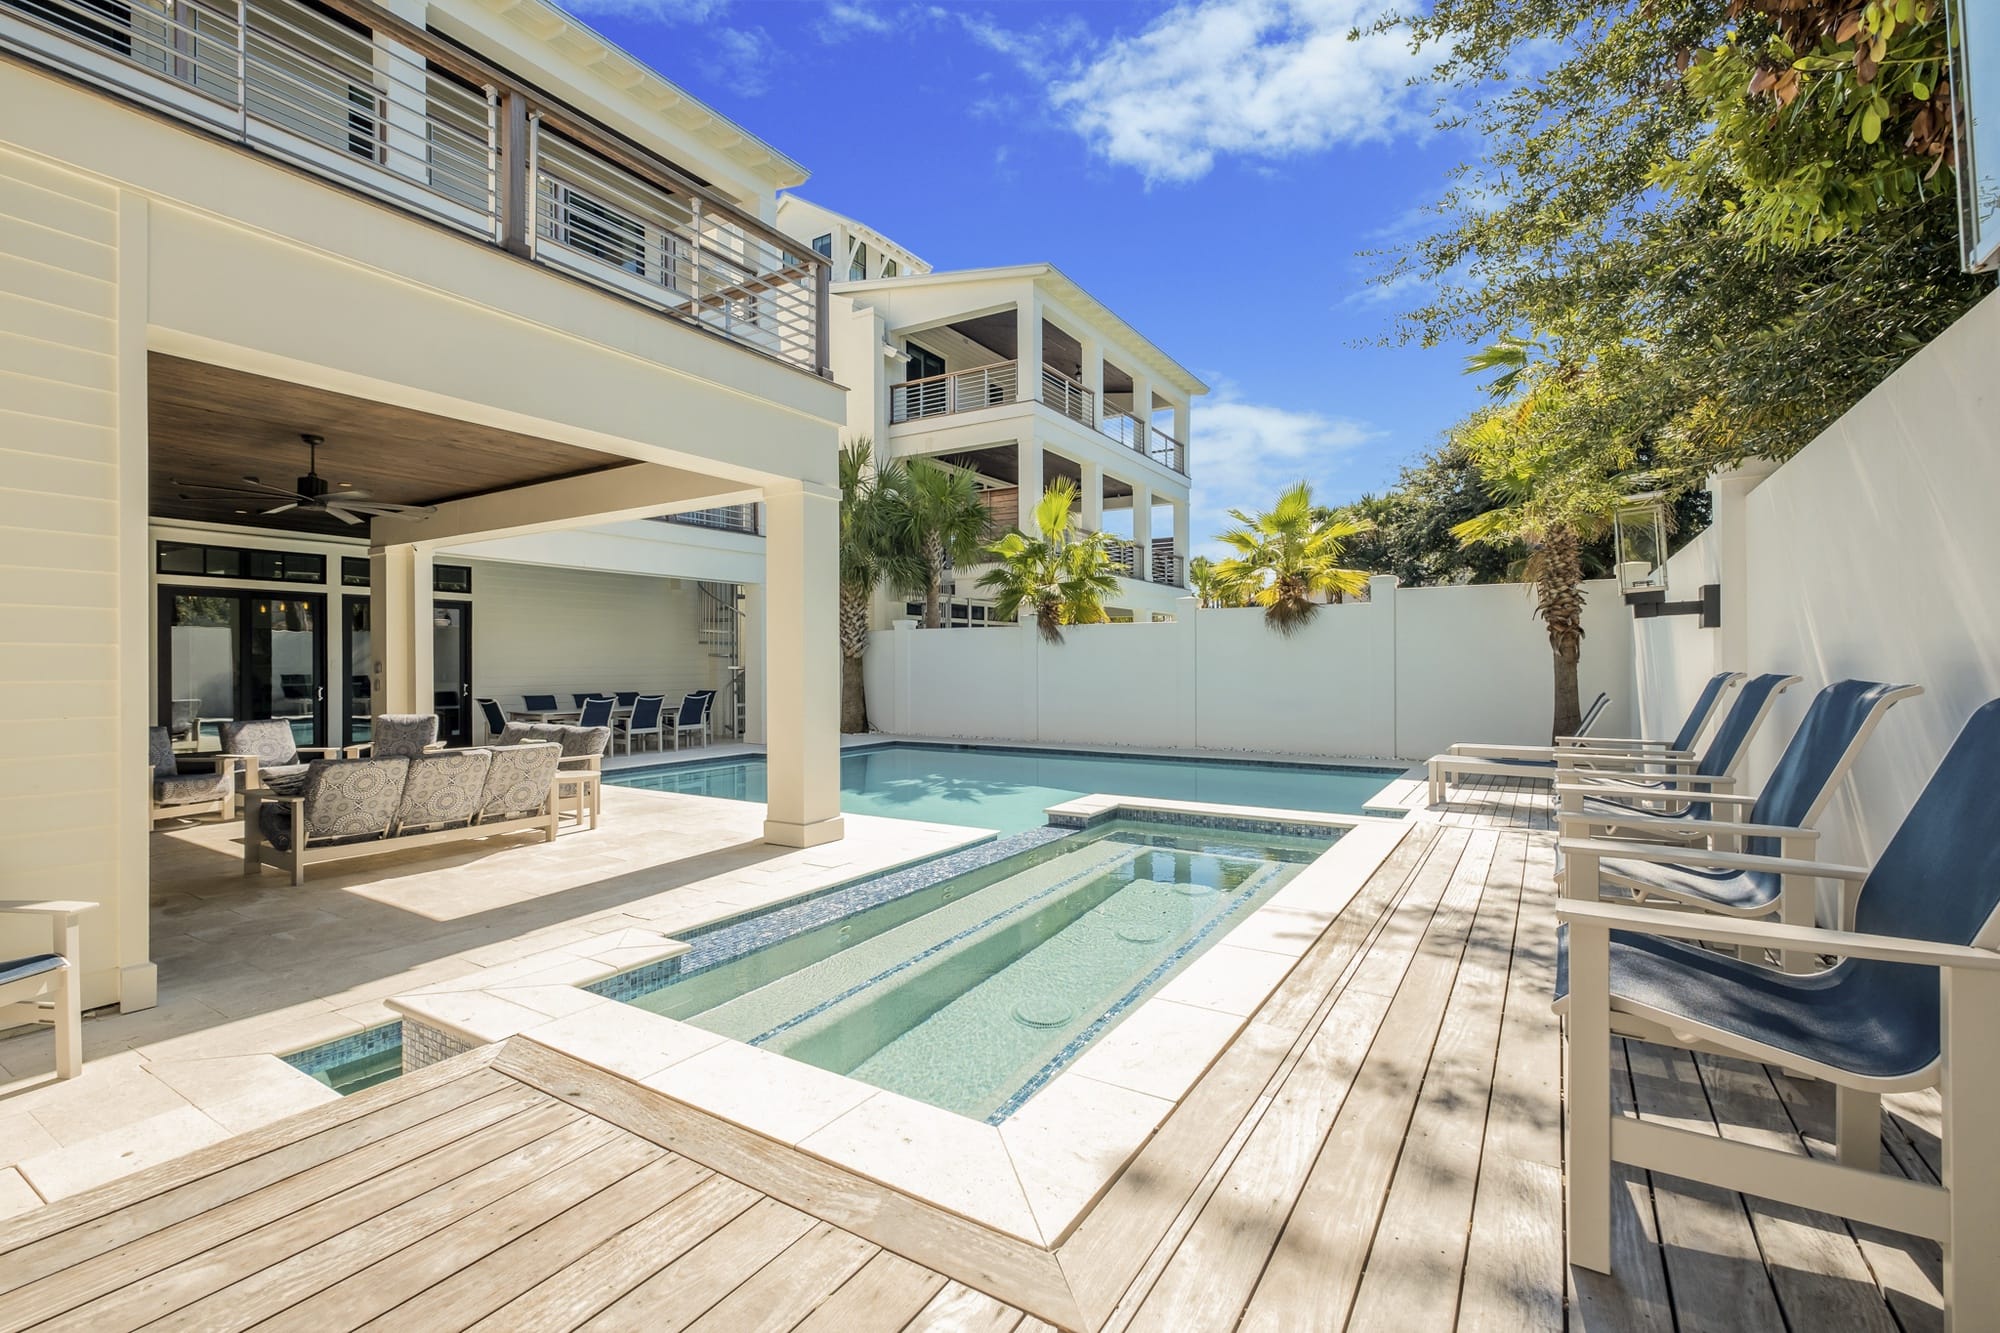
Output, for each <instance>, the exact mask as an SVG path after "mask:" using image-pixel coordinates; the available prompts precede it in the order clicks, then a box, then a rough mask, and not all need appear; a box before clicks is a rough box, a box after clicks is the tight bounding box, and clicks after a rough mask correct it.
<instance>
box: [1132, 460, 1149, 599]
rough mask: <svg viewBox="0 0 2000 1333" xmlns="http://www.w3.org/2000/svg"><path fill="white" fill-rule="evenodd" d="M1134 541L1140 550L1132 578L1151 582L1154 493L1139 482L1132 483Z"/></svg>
mask: <svg viewBox="0 0 2000 1333" xmlns="http://www.w3.org/2000/svg"><path fill="white" fill-rule="evenodd" d="M1132 541H1133V543H1134V544H1135V545H1137V546H1138V548H1139V553H1138V557H1137V559H1135V560H1134V561H1133V570H1132V577H1134V578H1136V579H1140V580H1142V581H1148V582H1149V581H1151V579H1152V577H1153V492H1152V491H1151V490H1149V489H1147V487H1146V485H1145V483H1144V482H1138V481H1135V482H1133V483H1132Z"/></svg>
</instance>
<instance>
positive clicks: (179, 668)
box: [160, 592, 243, 752]
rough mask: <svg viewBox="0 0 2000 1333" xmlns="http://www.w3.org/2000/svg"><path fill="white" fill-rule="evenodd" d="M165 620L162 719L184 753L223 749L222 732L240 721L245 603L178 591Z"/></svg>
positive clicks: (168, 597)
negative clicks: (238, 675)
mask: <svg viewBox="0 0 2000 1333" xmlns="http://www.w3.org/2000/svg"><path fill="white" fill-rule="evenodd" d="M164 600H165V602H166V606H165V607H163V608H162V610H163V611H164V612H165V614H163V615H162V616H161V617H160V621H161V624H162V625H163V626H164V628H165V631H166V637H167V642H166V651H165V652H164V653H162V654H161V656H162V657H163V658H164V659H165V660H164V661H163V662H162V664H161V667H162V671H161V674H162V675H163V676H165V678H166V679H165V680H164V681H163V682H162V684H163V686H164V688H163V689H162V691H161V693H162V694H163V695H164V696H165V699H164V701H163V702H164V703H165V709H164V711H165V713H166V716H165V717H164V718H163V719H162V721H164V722H165V723H166V724H167V728H168V730H169V732H170V733H171V734H172V736H173V742H174V748H175V749H176V750H180V751H183V752H190V751H195V750H209V751H214V750H219V749H221V748H222V741H221V738H220V734H219V732H220V728H221V725H222V724H223V723H224V722H228V721H230V720H231V719H233V718H234V717H236V715H237V714H236V665H237V663H238V662H239V661H241V660H242V655H243V599H242V598H240V597H236V596H227V595H225V596H215V595H210V594H205V593H181V592H173V593H169V594H167V595H166V597H165V598H164Z"/></svg>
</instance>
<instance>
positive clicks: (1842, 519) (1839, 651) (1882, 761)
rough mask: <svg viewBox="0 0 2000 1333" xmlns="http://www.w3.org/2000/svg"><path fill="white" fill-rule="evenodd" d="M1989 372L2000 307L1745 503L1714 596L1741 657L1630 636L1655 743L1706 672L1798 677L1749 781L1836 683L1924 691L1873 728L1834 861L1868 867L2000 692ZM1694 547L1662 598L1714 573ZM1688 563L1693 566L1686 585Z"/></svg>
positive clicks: (1912, 367) (1998, 424) (1993, 366)
mask: <svg viewBox="0 0 2000 1333" xmlns="http://www.w3.org/2000/svg"><path fill="white" fill-rule="evenodd" d="M1996 372H2000V297H1993V296H1989V297H1988V298H1987V299H1986V300H1985V301H1984V302H1982V303H1981V304H1980V305H1979V306H1977V307H1975V308H1974V309H1973V310H1972V311H1971V312H1970V313H1969V314H1967V315H1966V316H1965V317H1964V318H1963V319H1961V320H1960V321H1959V322H1958V323H1957V324H1955V325H1953V326H1952V328H1951V329H1949V330H1948V331H1946V332H1945V334H1944V335H1943V336H1942V337H1940V338H1938V339H1937V340H1936V341H1935V342H1933V343H1932V344H1931V345H1930V346H1929V347H1926V348H1925V349H1924V350H1923V351H1922V352H1920V353H1918V354H1917V355H1916V356H1914V357H1912V358H1911V359H1910V361H1909V362H1908V363H1907V364H1905V365H1904V366H1903V367H1902V368H1901V369H1900V370H1898V371H1897V372H1896V373H1895V374H1894V375H1892V376H1890V377H1889V379H1888V380H1886V381H1884V382H1883V383H1882V384H1881V385H1880V386H1879V387H1877V388H1876V390H1875V391H1874V392H1873V393H1871V394H1869V395H1868V396H1867V397H1866V398H1864V399H1863V400H1862V401H1861V402H1860V403H1858V404H1857V405H1856V406H1855V407H1854V408H1853V409H1852V410H1851V411H1849V412H1848V413H1847V414H1846V415H1845V416H1844V417H1842V418H1841V419H1840V420H1839V421H1838V422H1836V423H1835V424H1834V425H1833V426H1832V427H1831V428H1830V429H1828V430H1827V431H1826V433H1825V434H1823V435H1821V436H1820V437H1819V438H1818V439H1817V440H1815V441H1814V442H1813V443H1812V444H1811V445H1809V446H1807V448H1806V449H1805V450H1804V451H1803V452H1801V453H1800V454H1798V455H1797V456H1796V457H1794V458H1793V459H1791V460H1790V461H1789V462H1787V463H1786V464H1785V465H1784V466H1783V467H1781V468H1779V469H1778V470H1777V471H1776V472H1775V473H1773V474H1772V475H1771V476H1769V477H1767V478H1765V479H1764V480H1763V481H1762V482H1761V483H1759V484H1758V485H1757V486H1756V488H1755V489H1754V490H1752V491H1751V492H1750V493H1749V495H1748V498H1747V499H1746V500H1745V501H1744V513H1743V522H1744V529H1745V548H1746V549H1745V560H1744V567H1745V573H1744V576H1743V581H1744V586H1743V587H1742V588H1740V589H1739V588H1736V587H1732V586H1731V585H1730V584H1729V583H1728V582H1725V583H1724V587H1723V615H1724V618H1725V620H1726V621H1727V620H1730V619H1732V618H1735V625H1736V628H1737V630H1738V632H1740V634H1741V636H1742V642H1744V643H1745V644H1746V645H1747V649H1746V651H1745V653H1744V660H1742V661H1738V662H1729V663H1726V664H1714V659H1713V655H1714V654H1715V653H1716V652H1717V651H1718V650H1719V649H1718V648H1717V647H1716V646H1715V645H1716V644H1718V643H1719V641H1720V636H1716V635H1709V636H1707V637H1706V638H1704V636H1703V631H1700V630H1698V629H1695V628H1693V622H1692V621H1689V620H1677V621H1673V622H1670V623H1662V622H1658V621H1655V622H1652V624H1650V625H1648V624H1646V622H1639V625H1640V628H1639V630H1638V632H1637V634H1636V643H1637V662H1638V670H1639V674H1640V678H1641V679H1642V680H1645V681H1654V680H1657V681H1661V682H1669V681H1671V682H1674V683H1675V687H1676V688H1677V689H1679V690H1680V695H1679V697H1678V698H1677V699H1676V700H1674V701H1673V703H1672V705H1671V706H1665V705H1662V706H1661V707H1659V708H1657V709H1650V710H1649V714H1648V724H1649V725H1650V726H1653V727H1654V728H1655V729H1657V730H1664V728H1665V725H1666V723H1665V721H1664V719H1666V718H1669V717H1672V716H1674V713H1675V709H1676V708H1683V709H1684V708H1685V707H1686V698H1687V695H1686V690H1687V687H1688V682H1690V681H1693V680H1697V679H1698V678H1699V677H1700V676H1701V675H1702V674H1703V673H1705V672H1706V671H1708V670H1710V669H1711V666H1712V664H1713V665H1714V669H1720V665H1727V666H1730V667H1734V668H1736V669H1739V670H1748V671H1787V672H1795V673H1797V674H1799V675H1801V676H1803V677H1805V680H1804V682H1803V684H1801V685H1800V686H1798V687H1797V688H1795V689H1793V690H1792V691H1790V692H1789V693H1788V694H1787V695H1785V696H1783V697H1782V698H1781V699H1780V700H1779V702H1778V705H1777V707H1776V709H1774V711H1773V714H1772V718H1771V723H1770V725H1769V726H1767V727H1766V728H1765V730H1764V733H1763V735H1762V736H1761V737H1760V739H1759V741H1758V743H1757V745H1756V747H1755V749H1754V750H1753V752H1752V754H1751V758H1750V761H1749V767H1750V770H1751V780H1752V782H1753V783H1754V782H1756V781H1757V780H1758V779H1760V778H1761V776H1762V775H1763V774H1764V773H1766V772H1768V771H1769V768H1770V765H1771V763H1772V762H1773V760H1774V759H1775V758H1776V756H1777V754H1778V752H1779V750H1780V749H1781V748H1782V746H1783V743H1784V741H1785V739H1786V738H1788V737H1789V736H1790V734H1791V731H1792V728H1793V726H1794V725H1795V724H1796V723H1797V721H1798V719H1799V717H1800V715H1801V714H1802V713H1803V712H1804V711H1805V708H1806V705H1807V703H1808V702H1809V701H1810V699H1811V697H1812V694H1813V693H1814V692H1815V691H1816V690H1818V689H1819V688H1820V687H1821V686H1823V685H1825V684H1827V683H1828V682H1830V681H1834V680H1839V679H1842V678H1846V677H1860V678H1864V679H1870V680H1882V681H1907V682H1914V683H1916V684H1919V685H1922V686H1923V687H1924V688H1925V690H1926V693H1925V694H1924V695H1923V696H1922V697H1920V698H1917V699H1914V700H1911V701H1910V702H1908V703H1904V704H1901V705H1899V706H1898V707H1897V709H1896V711H1895V712H1894V713H1892V714H1891V715H1890V716H1889V718H1888V720H1887V721H1885V722H1884V723H1883V724H1882V727H1881V729H1880V730H1879V731H1878V732H1876V734H1875V737H1874V739H1873V740H1871V741H1870V742H1869V746H1868V749H1867V752H1866V753H1864V754H1863V755H1862V757H1861V760H1860V762H1859V763H1858V764H1857V765H1856V766H1855V770H1854V773H1853V776H1852V777H1851V778H1850V779H1849V780H1848V783H1847V785H1846V787H1845V789H1844V791H1843V792H1842V794H1841V796H1840V797H1839V798H1838V799H1837V800H1836V801H1835V803H1834V804H1833V805H1832V806H1830V807H1829V809H1828V811H1827V813H1826V815H1825V816H1824V817H1823V818H1822V819H1821V821H1820V825H1821V828H1822V829H1823V830H1825V841H1824V842H1823V843H1822V848H1823V850H1824V851H1825V852H1827V853H1828V854H1830V855H1831V856H1832V857H1833V858H1834V859H1844V858H1848V857H1860V858H1867V857H1872V856H1874V855H1875V854H1876V853H1878V852H1879V851H1880V850H1881V849H1882V847H1883V846H1884V844H1885V843H1886V842H1887V841H1888V838H1889V836H1890V835H1891V834H1892V833H1893V832H1894V831H1895V828H1896V825H1897V824H1898V823H1899V822H1900V821H1901V819H1902V817H1903V814H1904V813H1905V812H1906V811H1907V810H1908V808H1909V805H1910V802H1911V801H1912V800H1913V799H1914V798H1915V796H1916V794H1917V792H1918V790H1920V789H1921V787H1922V786H1923V783H1924V782H1925V780H1926V779H1927V778H1928V777H1929V776H1930V773H1931V770H1932V769H1933V768H1934V767H1935V765H1936V763H1937V761H1938V759H1939V758H1940V757H1941V756H1942V755H1943V753H1944V750H1945V749H1946V747H1948V746H1949V745H1950V743H1951V740H1952V738H1953V736H1955V735H1956V734H1957V731H1958V729H1959V727H1960V726H1961V725H1963V723H1964V721H1965V719H1966V717H1967V716H1968V715H1969V714H1970V713H1971V712H1972V710H1973V709H1975V708H1977V707H1979V706H1980V705H1981V704H1983V703H1985V702H1987V701H1988V700H1990V699H1992V698H1993V697H1994V696H1995V695H2000V592H1996V590H1995V583H1994V573H1995V571H1996V570H2000V523H1995V521H1994V518H1993V497H1994V496H1995V495H2000V389H1996V383H2000V373H1996ZM1702 540H1703V541H1706V540H1707V538H1706V537H1704V538H1703V539H1702ZM1700 546H1701V542H1697V543H1695V547H1700ZM1695 547H1691V548H1690V550H1691V551H1692V552H1693V554H1692V555H1690V554H1689V552H1683V553H1682V554H1681V555H1680V556H1677V557H1676V559H1675V562H1674V564H1673V566H1672V567H1671V569H1670V578H1671V579H1672V584H1673V589H1674V591H1673V592H1672V593H1671V594H1670V595H1673V596H1678V595H1680V593H1681V592H1682V591H1683V590H1684V589H1691V588H1693V587H1695V586H1698V585H1699V583H1700V582H1701V581H1702V576H1701V574H1700V572H1699V570H1701V569H1704V568H1712V561H1713V558H1714V557H1713V554H1712V553H1711V552H1707V551H1701V550H1696V549H1695ZM1705 562H1708V563H1705ZM1684 563H1686V564H1688V565H1692V566H1695V568H1694V569H1690V570H1689V571H1687V573H1686V576H1685V579H1684V578H1683V564H1684ZM1705 650H1706V652H1707V653H1708V654H1709V655H1708V656H1704V651H1705Z"/></svg>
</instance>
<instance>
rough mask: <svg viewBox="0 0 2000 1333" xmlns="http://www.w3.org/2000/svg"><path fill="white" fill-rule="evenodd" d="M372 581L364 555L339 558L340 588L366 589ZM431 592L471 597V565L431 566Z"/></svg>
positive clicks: (366, 558)
mask: <svg viewBox="0 0 2000 1333" xmlns="http://www.w3.org/2000/svg"><path fill="white" fill-rule="evenodd" d="M371 582H372V580H371V579H370V578H369V574H368V557H367V556H365V555H344V556H342V557H340V586H341V587H343V588H366V587H368V586H369V584H370V583H371ZM431 591H432V592H444V593H452V594H455V595H457V596H460V597H469V596H471V595H472V566H471V565H432V566H431Z"/></svg>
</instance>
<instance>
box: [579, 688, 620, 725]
mask: <svg viewBox="0 0 2000 1333" xmlns="http://www.w3.org/2000/svg"><path fill="white" fill-rule="evenodd" d="M576 700H577V703H576V706H577V707H578V708H580V709H582V710H583V715H582V716H581V717H579V718H577V720H576V725H578V726H579V727H608V726H610V725H611V707H612V702H613V701H612V698H611V696H610V695H608V694H579V695H577V696H576Z"/></svg>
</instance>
